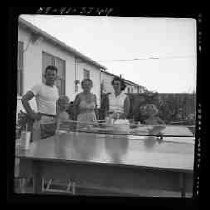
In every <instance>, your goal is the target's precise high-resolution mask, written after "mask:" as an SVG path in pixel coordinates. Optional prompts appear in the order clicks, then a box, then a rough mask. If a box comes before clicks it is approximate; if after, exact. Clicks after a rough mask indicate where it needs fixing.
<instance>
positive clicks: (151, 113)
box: [140, 104, 165, 135]
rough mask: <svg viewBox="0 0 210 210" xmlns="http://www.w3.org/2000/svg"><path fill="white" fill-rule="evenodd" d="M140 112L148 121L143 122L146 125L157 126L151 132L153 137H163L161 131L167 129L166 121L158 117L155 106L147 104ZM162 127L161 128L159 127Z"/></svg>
mask: <svg viewBox="0 0 210 210" xmlns="http://www.w3.org/2000/svg"><path fill="white" fill-rule="evenodd" d="M140 112H141V114H142V116H145V117H146V119H144V120H143V124H145V125H156V126H154V127H153V128H152V129H150V130H149V134H151V135H156V134H158V135H161V132H160V131H161V130H163V129H164V128H165V123H164V121H163V120H162V119H161V118H160V117H158V109H157V107H156V106H155V105H154V104H146V105H143V106H141V107H140ZM157 125H160V126H157Z"/></svg>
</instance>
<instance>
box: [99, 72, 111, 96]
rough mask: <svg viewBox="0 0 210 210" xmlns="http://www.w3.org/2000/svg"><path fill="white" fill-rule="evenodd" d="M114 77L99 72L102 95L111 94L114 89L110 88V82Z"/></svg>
mask: <svg viewBox="0 0 210 210" xmlns="http://www.w3.org/2000/svg"><path fill="white" fill-rule="evenodd" d="M113 78H114V76H112V75H110V74H107V73H104V72H101V82H102V83H103V89H104V93H112V92H114V89H113V88H112V85H111V82H112V80H113Z"/></svg>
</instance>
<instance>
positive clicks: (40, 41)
mask: <svg viewBox="0 0 210 210" xmlns="http://www.w3.org/2000/svg"><path fill="white" fill-rule="evenodd" d="M48 65H55V66H56V67H57V68H58V80H57V82H56V85H57V87H58V89H59V94H60V95H67V96H68V97H69V98H70V101H73V100H74V98H75V96H76V94H78V93H79V92H80V91H81V81H82V80H83V79H84V78H90V79H91V80H92V81H93V84H94V85H93V88H92V92H93V93H94V94H96V96H97V100H98V101H97V103H98V104H99V105H100V94H101V91H100V90H101V83H100V81H101V70H105V69H106V67H104V66H102V65H101V64H99V63H97V62H95V61H93V60H92V59H90V58H88V57H87V56H85V55H83V54H81V53H80V52H78V51H77V50H75V49H73V48H71V47H69V46H67V45H66V44H65V43H63V42H61V41H59V40H58V39H56V38H55V37H53V36H51V35H50V34H48V33H46V32H44V31H42V30H41V29H39V28H38V27H36V26H34V25H33V24H31V23H29V22H28V21H26V20H24V19H22V18H21V17H20V18H19V24H18V69H17V71H18V81H17V86H18V87H17V99H18V100H17V113H18V112H19V110H20V109H22V104H21V96H22V95H23V94H25V93H26V92H27V91H28V90H30V88H31V87H32V86H33V85H34V84H36V83H39V82H41V81H43V80H44V77H43V73H44V70H45V68H46V66H48ZM31 106H32V107H33V109H35V110H36V103H35V100H32V101H31Z"/></svg>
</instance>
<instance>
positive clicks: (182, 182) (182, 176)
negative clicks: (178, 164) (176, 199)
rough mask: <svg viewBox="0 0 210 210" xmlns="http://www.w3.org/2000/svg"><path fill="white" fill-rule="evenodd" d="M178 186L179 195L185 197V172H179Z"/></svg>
mask: <svg viewBox="0 0 210 210" xmlns="http://www.w3.org/2000/svg"><path fill="white" fill-rule="evenodd" d="M180 188H181V197H183V198H184V197H185V195H186V193H185V174H184V173H180Z"/></svg>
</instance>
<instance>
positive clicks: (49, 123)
mask: <svg viewBox="0 0 210 210" xmlns="http://www.w3.org/2000/svg"><path fill="white" fill-rule="evenodd" d="M44 76H45V83H40V84H36V85H34V86H33V87H32V88H31V90H29V91H28V92H27V93H26V94H25V95H24V96H23V97H22V104H23V107H24V109H25V110H26V112H27V113H28V115H29V117H30V118H31V119H32V120H34V121H35V122H37V121H38V122H40V127H41V138H46V137H48V136H51V135H54V133H55V128H56V126H55V123H56V122H55V117H56V101H57V100H58V97H59V94H58V89H57V87H56V86H55V80H56V78H57V68H56V67H55V66H47V67H46V69H45V75H44ZM34 97H35V99H36V103H37V110H38V112H37V113H35V111H34V110H32V108H31V106H30V104H29V101H30V100H31V99H32V98H34Z"/></svg>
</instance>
